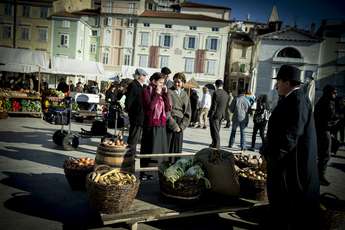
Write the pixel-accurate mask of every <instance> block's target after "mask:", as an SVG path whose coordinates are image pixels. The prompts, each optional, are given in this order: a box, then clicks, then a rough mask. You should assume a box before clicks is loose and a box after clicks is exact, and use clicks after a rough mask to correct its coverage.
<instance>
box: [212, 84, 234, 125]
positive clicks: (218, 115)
mask: <svg viewBox="0 0 345 230" xmlns="http://www.w3.org/2000/svg"><path fill="white" fill-rule="evenodd" d="M228 99H229V95H228V93H227V92H226V91H225V90H224V89H217V90H216V91H214V92H213V95H212V103H211V108H210V111H209V112H208V116H209V118H210V119H213V120H221V119H223V118H224V117H225V108H226V106H227V105H228V103H227V102H228Z"/></svg>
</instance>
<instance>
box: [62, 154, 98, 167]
mask: <svg viewBox="0 0 345 230" xmlns="http://www.w3.org/2000/svg"><path fill="white" fill-rule="evenodd" d="M94 166H95V160H94V159H91V158H88V157H83V158H73V157H71V158H69V159H67V160H65V162H64V168H68V169H75V170H84V169H89V168H93V167H94Z"/></svg>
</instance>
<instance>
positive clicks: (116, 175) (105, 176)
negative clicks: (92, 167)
mask: <svg viewBox="0 0 345 230" xmlns="http://www.w3.org/2000/svg"><path fill="white" fill-rule="evenodd" d="M89 176H90V178H91V180H92V181H93V182H94V183H99V184H102V185H119V186H122V185H127V184H134V183H135V182H136V181H137V178H136V177H135V176H134V175H133V174H129V173H125V172H121V171H120V169H118V168H116V169H112V170H110V171H108V172H104V171H100V172H98V171H97V172H92V173H91V174H90V175H89Z"/></svg>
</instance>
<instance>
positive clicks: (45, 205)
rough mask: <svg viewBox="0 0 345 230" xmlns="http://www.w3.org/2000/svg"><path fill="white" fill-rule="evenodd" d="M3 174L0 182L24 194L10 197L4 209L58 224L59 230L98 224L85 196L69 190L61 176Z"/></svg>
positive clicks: (98, 217)
mask: <svg viewBox="0 0 345 230" xmlns="http://www.w3.org/2000/svg"><path fill="white" fill-rule="evenodd" d="M3 174H5V175H6V176H8V177H7V178H5V179H3V180H1V181H0V183H2V184H4V185H7V186H11V187H14V188H17V189H20V190H23V191H25V192H20V193H13V194H11V196H12V197H11V198H10V199H8V200H7V201H5V203H4V206H5V207H6V208H7V209H9V210H13V211H16V212H19V213H23V214H26V215H30V216H35V217H40V218H44V219H49V220H54V221H59V222H61V223H62V224H63V229H88V228H92V227H99V226H100V225H101V222H100V221H101V220H100V216H99V214H98V213H97V212H96V211H94V210H93V209H92V208H91V207H90V206H89V203H88V200H87V195H86V193H85V192H81V191H71V190H70V188H69V185H68V183H67V180H66V179H65V176H64V175H63V174H57V173H42V174H24V173H14V172H3ZM13 221H15V220H13ZM42 229H44V227H42Z"/></svg>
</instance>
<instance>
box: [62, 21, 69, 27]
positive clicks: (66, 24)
mask: <svg viewBox="0 0 345 230" xmlns="http://www.w3.org/2000/svg"><path fill="white" fill-rule="evenodd" d="M70 25H71V24H70V21H66V20H63V21H62V22H61V26H62V28H69V27H70Z"/></svg>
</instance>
